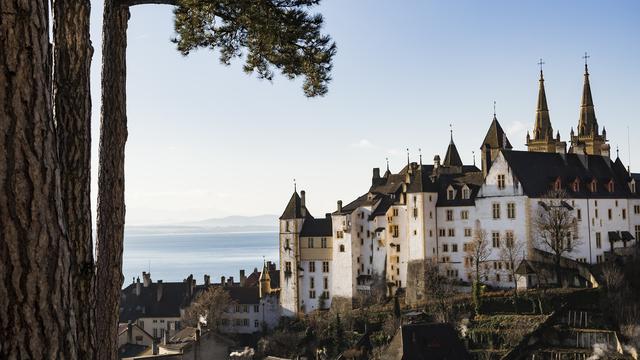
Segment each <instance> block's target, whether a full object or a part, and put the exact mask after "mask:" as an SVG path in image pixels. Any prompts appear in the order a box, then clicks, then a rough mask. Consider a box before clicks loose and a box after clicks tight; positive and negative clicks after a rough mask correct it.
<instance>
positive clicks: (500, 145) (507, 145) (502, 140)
mask: <svg viewBox="0 0 640 360" xmlns="http://www.w3.org/2000/svg"><path fill="white" fill-rule="evenodd" d="M511 149H513V146H511V142H509V139H508V138H507V134H506V133H505V132H504V130H503V129H502V126H500V123H499V122H498V118H497V117H496V113H495V111H494V113H493V120H492V121H491V125H490V126H489V130H488V131H487V135H485V137H484V141H482V145H481V146H480V151H481V152H482V153H481V158H482V173H483V174H484V176H486V175H487V173H488V172H489V168H490V167H491V163H492V162H493V160H494V159H495V158H496V156H498V153H499V152H500V150H511Z"/></svg>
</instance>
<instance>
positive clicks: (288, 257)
mask: <svg viewBox="0 0 640 360" xmlns="http://www.w3.org/2000/svg"><path fill="white" fill-rule="evenodd" d="M308 218H312V216H311V214H309V212H308V211H307V207H306V205H305V192H304V191H301V192H300V195H298V192H297V190H296V189H295V188H294V192H293V194H292V195H291V199H290V200H289V203H288V204H287V207H286V208H285V210H284V212H283V213H282V216H280V250H279V253H280V288H281V290H280V304H281V306H282V311H283V314H282V315H283V316H293V315H296V314H298V312H299V310H300V296H299V291H300V289H299V286H298V269H299V263H300V231H301V230H302V224H303V223H304V221H305V219H308Z"/></svg>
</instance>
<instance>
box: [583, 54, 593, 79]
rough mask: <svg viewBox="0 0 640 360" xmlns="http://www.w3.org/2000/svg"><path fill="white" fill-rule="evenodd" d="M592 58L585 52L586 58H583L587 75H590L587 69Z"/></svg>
mask: <svg viewBox="0 0 640 360" xmlns="http://www.w3.org/2000/svg"><path fill="white" fill-rule="evenodd" d="M590 57H591V56H589V54H587V52H586V51H585V52H584V56H583V57H582V58H583V59H584V73H585V75H589V69H588V67H587V60H589V58H590Z"/></svg>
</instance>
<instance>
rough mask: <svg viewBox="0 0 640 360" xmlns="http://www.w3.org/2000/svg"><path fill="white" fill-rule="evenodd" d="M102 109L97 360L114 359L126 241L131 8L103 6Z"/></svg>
mask: <svg viewBox="0 0 640 360" xmlns="http://www.w3.org/2000/svg"><path fill="white" fill-rule="evenodd" d="M103 16H104V17H103V29H102V56H103V57H102V109H101V122H100V164H99V175H98V218H97V227H98V231H97V241H96V246H97V288H98V289H100V297H99V298H98V299H97V307H96V324H97V335H96V336H97V340H98V358H99V359H105V360H113V359H116V358H117V350H118V339H117V328H118V317H119V305H120V291H121V288H122V281H123V279H122V249H123V240H124V220H125V205H124V149H125V143H126V141H127V113H126V49H127V21H128V19H129V9H128V7H126V6H119V5H118V3H117V2H115V1H113V0H107V1H105V3H104V15H103Z"/></svg>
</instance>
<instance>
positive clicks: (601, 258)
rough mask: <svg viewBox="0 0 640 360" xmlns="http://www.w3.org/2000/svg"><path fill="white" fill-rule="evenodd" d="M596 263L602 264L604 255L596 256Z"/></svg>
mask: <svg viewBox="0 0 640 360" xmlns="http://www.w3.org/2000/svg"><path fill="white" fill-rule="evenodd" d="M596 262H597V263H598V264H600V263H601V262H603V257H602V255H596Z"/></svg>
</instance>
